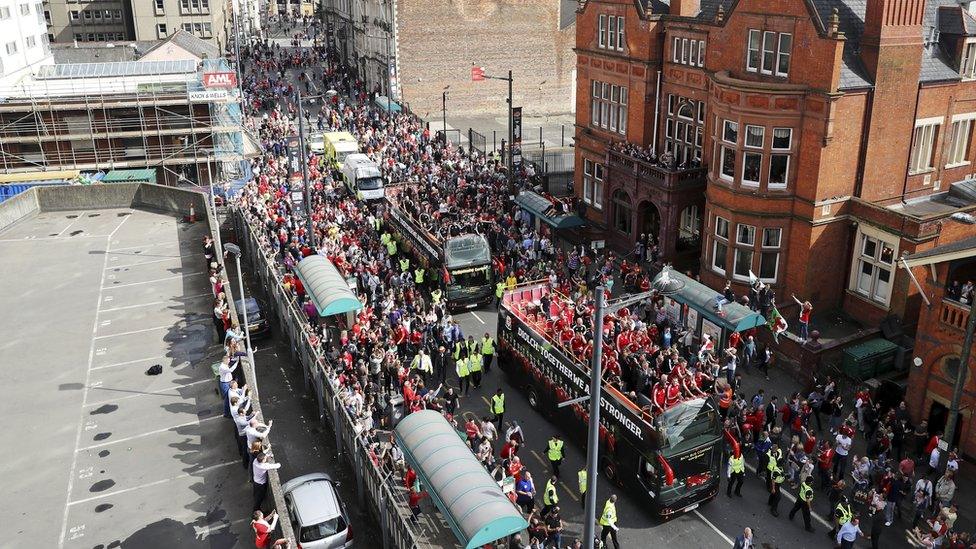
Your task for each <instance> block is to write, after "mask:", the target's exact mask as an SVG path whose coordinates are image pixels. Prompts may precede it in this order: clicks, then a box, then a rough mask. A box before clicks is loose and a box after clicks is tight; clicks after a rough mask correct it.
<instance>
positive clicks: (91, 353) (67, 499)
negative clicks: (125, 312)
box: [58, 215, 131, 548]
mask: <svg viewBox="0 0 976 549" xmlns="http://www.w3.org/2000/svg"><path fill="white" fill-rule="evenodd" d="M130 217H131V216H128V215H127V216H125V217H123V218H122V221H120V222H119V224H118V225H116V226H115V229H113V230H112V232H111V233H109V235H108V237H107V238H106V242H105V254H104V259H103V265H102V276H101V280H100V281H99V283H98V299H96V300H95V318H93V319H92V331H91V334H92V339H91V345H90V346H89V348H88V367H87V368H86V369H85V384H84V388H83V390H82V394H81V401H82V402H87V401H88V384H89V383H90V382H91V368H92V362H94V360H95V333H96V332H97V331H98V308H99V307H100V306H101V304H102V291H103V290H102V287H103V286H104V285H105V267H106V266H108V250H109V249H110V248H111V247H112V244H111V242H112V237H113V236H115V233H117V232H119V229H121V228H122V225H125V222H126V221H128V220H129V218H130ZM78 413H79V416H80V417H79V418H78V430H77V433H76V435H75V452H74V453H73V454H72V456H71V469H69V471H68V489H67V491H66V493H65V496H64V517H62V519H61V537H60V539H59V540H58V547H59V548H63V547H64V538H65V534H67V532H68V510H69V509H70V506H71V489H72V488H74V483H75V468H76V467H77V466H78V445H79V444H80V443H81V432H82V428H81V426H82V423H83V422H84V421H85V411H84V409H81V410H79V411H78ZM75 528H78V526H74V527H72V532H73V533H72V537H74V529H75ZM81 528H84V525H81Z"/></svg>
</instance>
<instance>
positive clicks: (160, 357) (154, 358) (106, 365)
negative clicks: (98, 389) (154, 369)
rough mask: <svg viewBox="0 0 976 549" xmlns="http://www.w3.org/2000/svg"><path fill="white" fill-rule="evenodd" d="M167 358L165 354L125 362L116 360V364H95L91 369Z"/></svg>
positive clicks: (102, 368)
mask: <svg viewBox="0 0 976 549" xmlns="http://www.w3.org/2000/svg"><path fill="white" fill-rule="evenodd" d="M160 359H162V360H165V359H166V357H165V356H151V357H149V358H137V359H135V360H127V361H125V362H116V363H115V364H104V365H102V366H95V367H94V368H92V369H91V371H93V372H94V371H96V370H104V369H105V368H115V367H116V366H127V365H129V364H135V363H137V362H149V361H150V360H160Z"/></svg>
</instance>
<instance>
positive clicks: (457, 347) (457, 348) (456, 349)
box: [454, 341, 461, 360]
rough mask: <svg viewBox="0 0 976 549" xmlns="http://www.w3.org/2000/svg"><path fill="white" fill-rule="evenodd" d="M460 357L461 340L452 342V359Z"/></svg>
mask: <svg viewBox="0 0 976 549" xmlns="http://www.w3.org/2000/svg"><path fill="white" fill-rule="evenodd" d="M459 358H461V342H460V341H458V342H457V343H455V344H454V360H458V359H459Z"/></svg>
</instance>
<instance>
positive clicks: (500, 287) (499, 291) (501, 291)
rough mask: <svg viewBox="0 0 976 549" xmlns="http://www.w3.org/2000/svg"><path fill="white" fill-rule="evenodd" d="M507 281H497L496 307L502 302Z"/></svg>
mask: <svg viewBox="0 0 976 549" xmlns="http://www.w3.org/2000/svg"><path fill="white" fill-rule="evenodd" d="M505 288H506V285H505V281H504V280H499V281H498V282H496V283H495V307H499V306H500V305H501V303H502V294H504V293H505Z"/></svg>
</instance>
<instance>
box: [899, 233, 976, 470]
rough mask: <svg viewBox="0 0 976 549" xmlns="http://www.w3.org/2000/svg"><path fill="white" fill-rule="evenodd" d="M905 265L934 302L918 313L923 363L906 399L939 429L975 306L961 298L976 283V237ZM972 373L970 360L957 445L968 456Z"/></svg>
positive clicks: (974, 388)
mask: <svg viewBox="0 0 976 549" xmlns="http://www.w3.org/2000/svg"><path fill="white" fill-rule="evenodd" d="M970 234H972V231H971V232H970ZM905 262H906V264H907V265H909V268H911V269H912V273H913V274H914V275H915V278H916V279H917V280H918V281H919V285H920V287H921V288H922V292H923V293H924V295H925V297H926V299H928V303H929V304H930V305H926V304H924V303H923V305H922V307H921V313H920V314H919V318H918V331H917V336H916V338H915V349H914V351H913V354H914V355H915V356H916V357H918V358H919V359H920V361H921V365H920V366H914V365H913V366H912V369H911V373H910V374H909V378H908V392H907V396H906V400H907V401H908V404H909V408H910V409H911V410H912V412H913V414H914V415H915V418H914V419H915V420H916V421H917V420H919V419H922V418H928V420H929V423H930V424H934V425H937V426H941V425H943V424H944V422H945V420H946V418H947V415H948V413H949V412H948V410H949V406H950V404H949V403H950V402H951V401H952V388H953V386H954V384H955V380H956V376H957V375H958V372H959V365H960V362H959V361H960V355H961V354H962V347H963V342H964V337H965V331H966V323H967V321H968V320H969V315H970V310H971V309H970V307H971V303H967V301H968V300H967V299H966V298H965V297H964V296H963V295H962V294H963V293H965V292H966V290H967V288H966V286H965V285H966V283H967V282H969V283H970V284H972V283H974V282H976V236H970V237H969V238H964V239H961V240H958V241H956V242H954V243H952V244H946V245H943V246H938V247H935V248H932V249H929V250H926V251H924V252H920V253H917V254H912V255H910V256H908V257H907V258H906V259H905ZM974 355H976V345H973V348H972V349H971V350H970V357H973V356H974ZM974 370H976V360H973V359H972V358H971V359H970V361H969V370H968V375H967V376H966V390H965V391H964V392H963V400H962V403H961V404H962V406H961V408H960V409H961V410H962V412H961V414H960V416H961V418H960V419H961V421H960V422H959V423H958V426H959V427H958V429H957V435H956V436H957V439H956V440H955V441H954V445H957V446H959V447H960V448H961V449H962V451H963V452H964V453H966V454H967V455H970V456H976V424H974V423H973V421H972V420H973V408H974V406H976V371H974Z"/></svg>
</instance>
